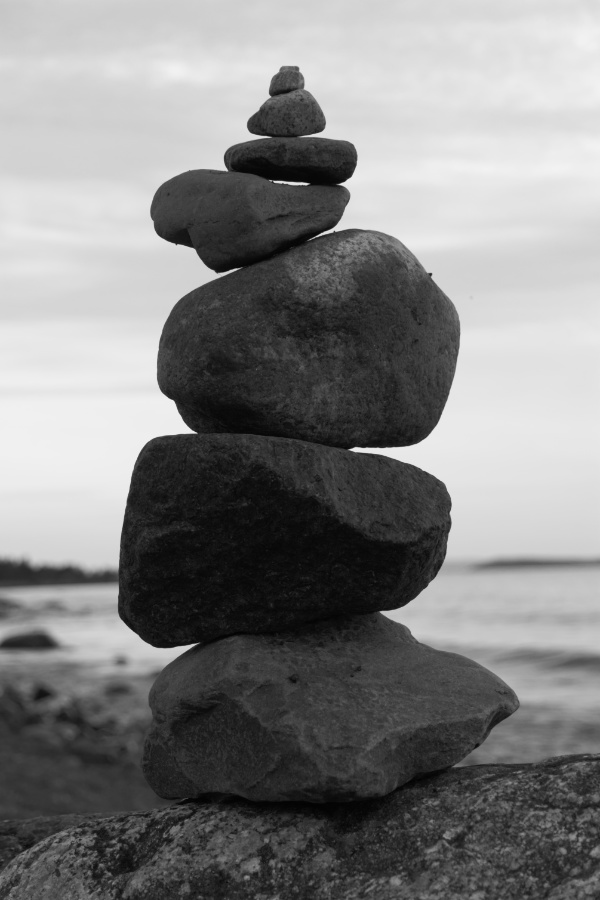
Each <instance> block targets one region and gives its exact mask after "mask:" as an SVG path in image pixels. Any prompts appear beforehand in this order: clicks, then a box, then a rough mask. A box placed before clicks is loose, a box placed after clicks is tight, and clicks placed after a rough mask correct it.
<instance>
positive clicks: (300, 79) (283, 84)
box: [269, 66, 304, 97]
mask: <svg viewBox="0 0 600 900" xmlns="http://www.w3.org/2000/svg"><path fill="white" fill-rule="evenodd" d="M303 87H304V75H303V74H302V72H301V71H300V69H299V68H298V66H282V67H281V68H280V70H279V72H277V74H276V75H273V77H272V78H271V84H270V85H269V94H270V95H271V97H274V96H275V95H276V94H289V92H290V91H299V90H302V88H303Z"/></svg>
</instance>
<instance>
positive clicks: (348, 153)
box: [225, 137, 357, 184]
mask: <svg viewBox="0 0 600 900" xmlns="http://www.w3.org/2000/svg"><path fill="white" fill-rule="evenodd" d="M356 159H357V157H356V147H355V146H354V144H351V143H350V141H333V140H331V139H330V138H318V137H304V138H263V139H261V140H258V141H245V142H244V143H242V144H234V146H233V147H230V148H229V150H227V152H226V153H225V166H226V167H227V169H229V171H232V172H249V173H251V174H252V175H260V176H262V177H263V178H272V179H273V180H274V181H308V182H309V183H310V184H339V183H340V182H341V181H346V180H347V179H348V178H350V177H351V175H352V174H353V172H354V170H355V168H356Z"/></svg>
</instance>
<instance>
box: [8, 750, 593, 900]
mask: <svg viewBox="0 0 600 900" xmlns="http://www.w3.org/2000/svg"><path fill="white" fill-rule="evenodd" d="M599 813H600V754H581V755H578V756H563V757H560V758H557V759H550V760H544V761H543V762H537V763H513V764H512V765H487V766H466V767H464V768H462V767H461V768H455V769H449V770H448V771H445V772H440V773H438V774H435V775H430V776H429V777H426V778H422V779H419V780H418V781H413V782H411V783H410V784H407V785H406V786H405V787H404V788H401V789H400V790H398V791H394V792H393V793H392V794H388V796H387V797H383V798H381V799H380V800H372V801H368V800H367V801H365V802H363V803H357V804H347V803H346V804H340V803H335V804H328V805H322V806H315V805H309V804H299V803H293V804H292V803H252V802H250V801H247V800H231V799H229V800H226V801H223V802H217V801H215V800H210V801H189V802H187V803H177V804H174V805H173V806H169V807H167V808H166V809H155V810H147V811H146V812H143V813H139V812H138V813H121V814H120V815H115V816H113V817H112V818H110V819H99V820H97V821H96V822H94V821H88V822H86V823H85V824H81V825H79V826H78V827H73V824H72V823H71V822H69V821H67V817H64V818H65V820H66V821H65V823H64V826H63V827H64V828H65V829H68V830H63V831H61V829H60V828H57V827H56V825H55V821H54V820H50V823H49V824H47V822H48V820H47V819H37V820H36V821H35V827H36V829H37V830H38V831H39V833H41V832H42V830H43V829H44V828H47V829H48V831H49V832H52V831H54V832H59V833H55V834H54V835H53V836H51V837H49V838H48V839H47V840H45V841H43V843H40V844H36V846H35V847H33V848H32V849H31V850H28V851H27V852H26V853H23V854H22V855H21V856H18V857H17V858H16V859H15V860H14V862H13V863H11V865H10V867H9V868H8V869H7V870H6V873H5V875H4V877H2V876H0V894H1V893H2V891H4V892H5V894H4V895H3V896H6V898H7V900H32V898H34V897H44V898H45V900H65V898H70V897H72V898H92V897H95V896H96V895H99V896H101V897H102V900H123V898H124V897H127V900H164V898H165V897H169V898H170V900H190V897H192V898H198V900H199V898H206V900H209V898H211V900H212V898H215V900H216V898H217V897H221V898H225V897H227V898H234V897H235V898H236V900H257V898H258V897H260V898H261V900H284V898H286V900H287V898H292V897H297V898H311V900H363V898H365V900H366V898H370V900H467V898H469V900H474V898H476V897H479V898H480V900H483V898H485V900H541V898H542V897H543V898H545V900H583V898H589V900H593V898H594V897H598V896H600V854H599V852H598V847H599V846H600V814H599ZM23 825H24V826H27V825H29V823H28V822H24V823H23ZM11 826H12V828H11ZM15 827H17V828H19V827H21V823H14V822H8V823H6V828H5V829H4V831H5V833H8V841H10V837H11V831H12V830H13V829H14V828H15ZM563 850H564V851H565V852H564V853H563V852H562V851H563Z"/></svg>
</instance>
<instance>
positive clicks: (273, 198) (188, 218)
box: [150, 169, 350, 272]
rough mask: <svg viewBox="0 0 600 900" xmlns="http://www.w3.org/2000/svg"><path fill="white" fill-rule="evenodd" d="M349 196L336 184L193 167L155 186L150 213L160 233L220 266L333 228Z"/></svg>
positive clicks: (253, 257)
mask: <svg viewBox="0 0 600 900" xmlns="http://www.w3.org/2000/svg"><path fill="white" fill-rule="evenodd" d="M349 199H350V194H349V192H348V191H347V190H346V188H343V187H338V186H329V185H307V186H298V185H289V184H273V183H272V182H270V181H268V180H267V179H266V178H259V177H258V176H257V175H250V174H245V173H241V172H218V171H214V170H212V169H195V170H193V171H191V172H183V173H182V174H181V175H177V176H175V178H171V179H170V180H169V181H166V182H165V183H164V184H163V185H161V187H159V189H158V191H157V192H156V194H155V195H154V199H153V201H152V206H151V208H150V215H151V216H152V220H153V222H154V229H155V231H156V233H157V234H158V235H159V236H160V237H162V238H164V239H165V240H166V241H171V242H172V243H174V244H185V245H186V246H187V247H193V248H194V249H195V251H196V253H197V254H198V256H199V257H200V259H201V260H202V262H203V263H205V264H206V265H207V266H208V267H209V268H210V269H214V271H215V272H225V271H227V269H235V268H237V267H239V266H247V265H250V263H254V262H257V261H258V260H261V259H265V258H266V257H268V256H270V255H271V254H273V253H276V252H277V251H279V250H284V249H286V248H287V247H291V246H292V245H293V244H297V243H300V242H302V241H305V240H307V239H308V238H311V237H314V236H315V235H317V234H320V233H321V232H322V231H327V229H329V228H333V227H334V225H337V223H338V222H339V220H340V219H341V217H342V214H343V212H344V209H345V208H346V204H347V203H348V200H349Z"/></svg>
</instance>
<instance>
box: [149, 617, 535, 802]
mask: <svg viewBox="0 0 600 900" xmlns="http://www.w3.org/2000/svg"><path fill="white" fill-rule="evenodd" d="M150 706H151V708H152V711H153V713H154V721H153V726H152V730H151V732H150V734H149V736H148V739H147V741H146V747H145V752H144V762H143V769H144V774H145V776H146V778H147V780H148V782H149V783H150V786H151V787H152V788H153V789H154V790H155V791H156V793H157V794H159V796H162V797H200V796H202V795H204V794H210V793H223V794H236V795H238V796H240V797H246V798H247V799H249V800H307V801H309V802H312V803H325V802H329V801H333V802H339V801H342V802H343V801H348V800H363V799H367V798H370V797H381V796H383V795H384V794H389V793H390V791H393V790H395V788H397V787H399V786H400V785H401V784H404V783H405V782H407V781H409V780H410V779H411V778H414V777H415V775H423V774H425V773H428V772H435V771H437V770H439V769H444V768H446V767H447V766H452V765H454V764H455V763H457V762H459V761H460V760H461V759H463V758H464V757H465V756H466V755H467V754H468V753H469V752H470V751H471V750H473V748H474V747H477V746H478V745H479V744H481V743H482V741H484V740H485V738H486V737H487V735H488V734H489V732H490V730H491V728H492V727H493V726H494V725H496V724H497V723H498V722H500V721H502V719H505V718H506V717H507V716H509V715H510V714H511V713H512V712H514V711H515V709H516V708H517V707H518V700H517V698H516V696H515V694H514V693H513V691H511V689H510V688H509V687H508V686H507V685H506V684H504V682H503V681H501V680H500V679H499V678H498V677H497V676H496V675H493V674H492V673H491V672H489V671H488V670H487V669H484V668H483V667H482V666H480V665H478V664H477V663H475V662H473V661H472V660H470V659H466V658H465V657H464V656H458V655H457V654H455V653H443V652H441V651H439V650H433V649H432V648H431V647H427V646H425V645H423V644H420V643H418V642H417V641H416V640H415V639H414V638H413V637H412V635H411V633H410V631H409V630H408V628H405V627H404V626H403V625H399V624H397V623H396V622H391V621H390V620H389V619H386V618H385V617H384V616H382V615H381V614H380V613H375V614H373V615H370V616H352V617H347V618H346V617H345V618H343V619H335V620H331V621H329V622H321V623H319V624H316V625H310V626H305V627H304V628H303V629H302V630H300V631H297V632H287V633H286V632H284V633H279V634H273V635H236V636H234V637H229V638H225V639H223V640H221V641H216V642H215V643H212V644H209V645H206V646H203V647H194V648H193V649H191V650H188V651H187V652H186V653H184V654H183V655H182V656H180V657H179V658H178V659H176V660H175V661H174V662H172V663H170V664H169V665H168V666H167V667H166V668H165V669H164V670H163V671H162V672H161V674H160V675H159V677H158V679H157V681H156V682H155V684H154V686H153V688H152V690H151V692H150Z"/></svg>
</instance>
